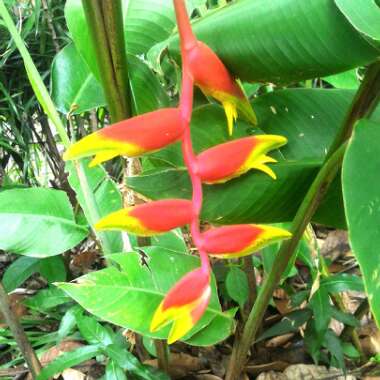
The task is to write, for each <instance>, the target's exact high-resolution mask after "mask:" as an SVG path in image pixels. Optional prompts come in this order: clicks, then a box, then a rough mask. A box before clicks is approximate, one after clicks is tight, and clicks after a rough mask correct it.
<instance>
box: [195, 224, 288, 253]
mask: <svg viewBox="0 0 380 380" xmlns="http://www.w3.org/2000/svg"><path fill="white" fill-rule="evenodd" d="M202 236H203V248H204V249H205V251H206V252H207V253H208V254H210V255H211V256H215V257H218V258H222V259H229V258H237V257H242V256H247V255H250V254H252V253H253V252H255V251H258V250H259V249H261V248H263V247H265V246H266V245H269V244H272V243H275V242H277V241H280V240H283V239H288V238H290V237H291V234H290V232H288V231H286V230H284V229H282V228H278V227H273V226H266V225H259V224H257V225H256V224H238V225H233V226H224V227H219V228H212V229H210V230H208V231H206V232H204V233H203V235H202Z"/></svg>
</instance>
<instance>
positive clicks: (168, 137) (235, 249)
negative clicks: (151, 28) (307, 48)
mask: <svg viewBox="0 0 380 380" xmlns="http://www.w3.org/2000/svg"><path fill="white" fill-rule="evenodd" d="M173 1H174V7H175V12H176V17H177V24H178V30H179V35H180V42H181V56H182V88H181V96H180V104H179V106H178V107H177V108H166V109H160V110H157V111H155V112H150V113H147V114H144V115H140V116H137V117H134V118H131V119H128V120H125V121H121V122H119V123H116V124H113V125H110V126H108V127H105V128H103V129H102V130H100V131H98V132H95V133H92V134H90V135H89V136H87V137H85V138H83V139H82V140H80V141H79V142H77V143H75V144H73V145H72V146H71V147H70V148H69V149H68V150H67V151H66V153H65V155H64V158H65V159H66V160H73V159H78V158H82V157H88V156H95V158H94V159H93V160H92V161H91V163H90V165H91V166H93V165H97V164H99V163H101V162H104V161H106V160H110V159H112V158H114V157H116V156H128V157H135V156H140V155H143V154H145V153H151V152H154V151H156V150H159V149H162V148H164V147H165V146H167V145H169V144H171V143H174V142H176V141H181V143H182V152H183V157H184V161H185V164H186V166H187V169H188V172H189V176H190V179H191V183H192V187H193V195H192V200H191V201H190V200H183V199H169V200H162V201H156V202H150V203H146V204H143V205H138V206H134V207H128V208H126V209H122V210H119V211H117V212H114V213H112V214H110V215H108V216H106V217H105V218H103V219H101V220H100V221H98V223H97V224H96V225H95V228H97V229H98V230H114V229H115V230H125V231H128V232H130V233H133V234H136V235H140V236H152V235H156V234H161V233H165V232H168V231H170V230H171V229H174V228H177V227H182V226H184V225H190V232H191V235H192V238H193V243H194V245H195V247H196V248H197V249H198V252H199V256H200V259H201V266H200V268H199V269H196V270H194V271H192V272H190V273H188V274H187V275H186V276H185V277H183V278H182V279H181V280H180V281H179V282H178V283H177V284H176V285H175V286H174V287H173V288H172V289H171V290H170V291H169V293H168V294H167V295H166V297H165V298H164V300H163V301H162V302H161V304H160V305H159V306H158V308H157V310H156V312H155V314H154V316H153V319H152V322H151V331H152V332H154V331H156V330H158V329H161V328H162V327H164V326H166V325H167V324H169V323H172V328H171V330H170V333H169V337H168V343H173V342H175V341H176V340H178V339H181V338H182V337H184V336H185V335H186V334H187V333H188V332H189V331H190V330H191V329H192V327H193V326H194V325H195V324H196V323H197V322H198V321H199V319H200V318H201V317H202V315H203V313H204V311H205V310H206V308H207V305H208V302H209V300H210V295H211V287H210V278H211V268H210V261H209V256H213V257H217V258H237V257H241V256H245V255H249V254H251V253H253V252H255V251H257V250H258V249H260V248H262V247H264V246H265V245H267V244H271V243H273V242H276V241H279V240H281V239H286V238H289V237H290V233H289V232H288V231H286V230H283V229H281V228H277V227H272V226H265V225H255V224H242V225H231V226H224V227H218V228H211V229H209V230H207V231H201V229H200V221H199V218H200V212H201V208H202V199H203V195H202V183H207V184H218V183H223V182H226V181H229V180H231V179H233V178H236V177H238V176H240V175H243V174H244V173H246V172H247V171H249V170H252V169H256V170H260V171H263V172H265V173H267V174H268V175H269V176H271V177H272V178H274V179H275V178H276V176H275V173H274V172H273V170H272V169H271V168H270V167H269V166H268V165H267V164H268V163H274V162H276V161H275V160H274V159H273V158H271V157H269V156H267V153H268V152H269V151H270V150H273V149H277V148H279V147H281V146H282V145H284V144H286V142H287V141H286V138H284V137H282V136H275V135H256V136H250V137H245V138H240V139H237V140H232V141H230V142H227V143H225V144H221V145H218V146H215V147H213V148H210V149H208V150H206V151H204V152H202V153H201V154H199V155H198V156H196V155H195V153H194V151H193V147H192V141H191V135H190V121H191V115H192V109H193V91H194V86H198V87H199V88H200V89H201V90H202V91H203V92H204V93H205V94H206V95H208V96H211V97H214V98H215V99H216V100H218V101H219V102H220V103H221V104H222V105H223V107H224V109H225V112H226V116H227V124H228V131H229V134H230V135H231V134H232V132H233V131H232V128H233V123H234V120H235V119H236V117H237V115H238V114H240V115H242V116H243V117H244V118H245V119H246V120H249V121H250V122H251V123H253V124H256V116H255V113H254V112H253V109H252V107H251V105H250V103H249V101H248V99H247V97H246V96H245V94H244V92H243V90H242V88H241V87H240V85H239V84H238V82H237V81H236V80H235V79H234V78H233V77H232V76H231V75H230V74H229V72H228V71H227V69H226V67H225V66H224V64H223V63H222V61H221V60H220V59H219V58H218V56H217V55H216V54H215V53H214V52H213V51H212V50H211V49H210V48H209V47H208V46H206V45H205V44H204V43H202V42H200V41H198V40H197V39H196V38H195V36H194V34H193V32H192V28H191V24H190V20H189V18H188V15H187V11H186V7H185V2H184V0H173Z"/></svg>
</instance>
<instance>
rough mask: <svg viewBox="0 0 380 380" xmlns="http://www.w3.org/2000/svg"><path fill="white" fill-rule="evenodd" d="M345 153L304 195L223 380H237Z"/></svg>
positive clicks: (332, 161)
mask: <svg viewBox="0 0 380 380" xmlns="http://www.w3.org/2000/svg"><path fill="white" fill-rule="evenodd" d="M345 150H346V144H344V145H342V146H341V147H340V148H339V149H338V150H337V151H336V152H335V153H334V154H333V155H332V156H331V158H330V159H329V160H328V161H327V162H326V163H325V165H323V167H322V169H321V170H320V172H319V173H318V175H317V177H316V178H315V180H314V182H313V184H312V185H311V187H310V189H309V191H308V193H307V194H306V197H305V198H304V200H303V202H302V204H301V206H300V208H299V209H298V211H297V214H296V216H295V218H294V221H293V226H292V229H291V232H292V238H291V239H290V240H287V241H286V242H284V243H283V244H282V245H281V248H280V251H279V252H278V254H277V257H276V265H274V266H273V268H272V270H271V272H270V273H269V275H268V277H267V278H266V279H265V280H264V283H263V285H262V288H261V290H260V292H259V294H258V296H257V299H256V302H255V304H254V306H253V308H252V310H251V313H250V315H249V317H248V320H247V323H246V325H245V327H244V330H243V335H242V338H241V341H240V342H239V345H236V344H235V346H234V349H233V351H232V356H231V359H230V363H229V368H228V372H227V376H226V380H235V379H238V377H239V375H240V372H241V371H242V369H243V366H244V364H245V360H246V356H247V353H248V351H249V348H250V346H251V344H252V342H253V340H254V338H255V336H256V333H257V331H258V329H259V327H260V323H261V321H262V319H263V317H264V313H265V310H266V308H267V306H268V303H269V300H270V298H271V296H272V294H273V291H274V290H275V288H276V287H277V285H278V283H279V282H280V280H281V275H282V273H283V272H284V270H285V269H286V267H287V265H288V262H289V260H290V259H291V257H292V255H293V253H294V250H295V249H296V247H297V245H298V242H299V240H300V239H301V237H302V235H303V233H304V230H305V228H306V227H307V225H308V224H309V222H310V220H311V217H312V216H313V214H314V212H315V210H316V209H317V207H318V205H319V202H320V200H321V199H322V198H323V196H324V195H325V193H326V191H327V189H328V187H329V185H330V184H331V182H332V181H333V179H334V178H335V175H336V174H337V172H338V170H339V168H340V166H341V163H342V160H343V156H344V152H345Z"/></svg>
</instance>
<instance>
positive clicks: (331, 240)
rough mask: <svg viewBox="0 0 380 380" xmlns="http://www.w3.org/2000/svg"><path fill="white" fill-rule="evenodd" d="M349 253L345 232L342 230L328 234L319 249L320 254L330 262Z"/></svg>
mask: <svg viewBox="0 0 380 380" xmlns="http://www.w3.org/2000/svg"><path fill="white" fill-rule="evenodd" d="M350 251H351V248H350V245H349V243H348V235H347V231H342V230H334V231H331V232H329V234H328V235H327V238H326V240H325V241H324V243H323V245H322V248H321V254H322V255H323V256H324V257H325V258H328V259H330V260H331V262H334V261H336V259H337V258H338V257H340V256H344V255H346V254H347V253H349V252H350Z"/></svg>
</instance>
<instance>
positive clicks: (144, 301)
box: [59, 247, 233, 340]
mask: <svg viewBox="0 0 380 380" xmlns="http://www.w3.org/2000/svg"><path fill="white" fill-rule="evenodd" d="M144 251H145V253H146V254H147V256H148V259H147V265H143V263H142V261H141V257H140V255H139V254H137V253H126V254H115V255H110V256H109V257H108V258H109V259H110V260H112V261H114V262H115V263H116V264H118V266H119V267H120V270H118V269H116V268H115V267H109V268H107V269H103V270H101V271H98V272H92V273H89V274H88V275H86V276H83V277H81V278H80V279H79V280H78V282H77V284H71V283H61V284H59V287H60V288H61V289H63V290H64V291H65V292H66V293H67V294H68V295H70V296H71V297H72V298H73V299H74V300H76V301H77V302H78V303H79V304H81V305H82V306H83V307H84V308H85V309H86V310H87V311H89V312H90V313H92V314H94V315H96V316H97V317H99V318H102V319H103V320H106V321H109V322H111V323H114V324H116V325H119V326H122V327H125V328H128V329H131V330H133V331H136V332H138V333H141V334H143V335H146V336H150V337H156V338H167V336H168V332H169V327H167V328H165V329H162V330H160V331H158V332H156V333H152V332H150V330H149V325H150V321H151V319H152V317H153V313H154V312H155V310H156V308H157V306H158V305H159V303H160V302H161V301H162V299H163V297H164V296H165V294H166V293H167V292H168V290H169V289H170V288H171V287H172V286H173V285H174V284H175V283H176V282H177V281H178V280H179V279H180V278H182V276H183V275H185V274H186V273H187V272H189V271H191V270H193V269H195V268H196V267H199V259H198V258H197V257H194V256H191V255H187V254H181V253H178V252H174V251H169V250H165V249H163V248H159V247H149V248H148V247H147V248H145V249H144ZM215 317H221V318H223V319H225V320H226V321H228V322H229V324H230V325H231V324H232V323H233V320H232V318H231V317H230V316H228V315H226V314H225V313H223V312H222V311H221V307H220V304H219V301H218V297H217V292H216V287H215V281H214V280H213V281H212V297H211V301H210V304H209V307H208V309H207V311H206V313H205V315H204V316H203V318H202V319H201V320H200V321H199V322H198V323H197V325H196V326H195V327H194V328H193V329H192V330H191V332H190V333H189V334H188V335H187V336H186V337H185V338H184V339H185V340H186V338H189V337H191V336H192V335H194V334H195V333H196V332H198V331H200V330H201V329H203V328H205V327H206V326H207V325H209V324H210V322H211V321H212V320H213V319H214V318H215ZM220 335H221V336H222V337H223V339H224V337H225V332H224V331H220Z"/></svg>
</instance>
